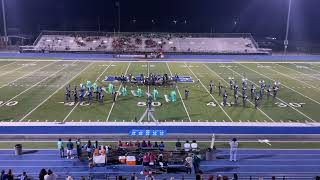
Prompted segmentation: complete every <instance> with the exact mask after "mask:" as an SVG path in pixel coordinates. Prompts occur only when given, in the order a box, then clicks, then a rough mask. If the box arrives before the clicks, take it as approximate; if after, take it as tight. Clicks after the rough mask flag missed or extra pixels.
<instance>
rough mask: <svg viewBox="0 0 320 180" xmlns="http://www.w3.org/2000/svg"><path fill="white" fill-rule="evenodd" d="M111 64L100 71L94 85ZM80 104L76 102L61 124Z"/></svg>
mask: <svg viewBox="0 0 320 180" xmlns="http://www.w3.org/2000/svg"><path fill="white" fill-rule="evenodd" d="M111 64H112V62H111V63H110V64H109V65H108V66H107V67H106V68H105V69H104V70H103V71H102V73H101V74H100V75H99V76H98V77H97V78H96V80H95V81H94V83H96V82H97V81H98V80H99V79H100V77H101V76H102V75H103V74H104V73H105V72H106V71H107V69H108V68H109V67H110V66H111ZM79 104H80V103H79V102H77V104H76V105H75V106H74V107H73V108H72V109H71V110H70V112H69V113H68V114H67V115H66V117H65V118H64V119H63V122H66V120H67V119H68V118H69V116H70V115H71V114H72V112H73V111H74V110H75V109H76V108H77V106H78V105H79Z"/></svg>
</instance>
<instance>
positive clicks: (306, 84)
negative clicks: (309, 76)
mask: <svg viewBox="0 0 320 180" xmlns="http://www.w3.org/2000/svg"><path fill="white" fill-rule="evenodd" d="M268 70H271V71H273V72H276V73H278V74H281V75H282V76H285V77H287V78H290V79H292V80H295V81H298V82H300V83H303V84H305V85H307V86H309V87H312V88H314V89H315V90H317V91H319V89H318V88H317V87H315V86H313V85H311V84H308V83H306V82H304V81H301V80H300V79H296V78H293V77H291V76H289V75H286V74H284V73H282V72H279V71H277V70H274V69H272V68H268Z"/></svg>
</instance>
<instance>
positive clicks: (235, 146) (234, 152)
mask: <svg viewBox="0 0 320 180" xmlns="http://www.w3.org/2000/svg"><path fill="white" fill-rule="evenodd" d="M229 145H230V161H237V149H238V145H239V144H238V142H237V139H236V138H233V139H232V141H230V142H229Z"/></svg>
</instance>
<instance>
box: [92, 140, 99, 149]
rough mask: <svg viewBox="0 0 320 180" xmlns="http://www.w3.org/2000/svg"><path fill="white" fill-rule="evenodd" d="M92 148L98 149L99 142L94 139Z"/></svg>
mask: <svg viewBox="0 0 320 180" xmlns="http://www.w3.org/2000/svg"><path fill="white" fill-rule="evenodd" d="M93 148H94V149H99V143H98V141H96V142H95V143H94V145H93Z"/></svg>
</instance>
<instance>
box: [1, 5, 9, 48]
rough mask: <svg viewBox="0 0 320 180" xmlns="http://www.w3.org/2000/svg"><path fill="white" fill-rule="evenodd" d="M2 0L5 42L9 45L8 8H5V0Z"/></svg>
mask: <svg viewBox="0 0 320 180" xmlns="http://www.w3.org/2000/svg"><path fill="white" fill-rule="evenodd" d="M1 2H2V20H3V32H4V43H5V46H7V45H8V34H7V20H6V9H5V4H4V0H2V1H1Z"/></svg>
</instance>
